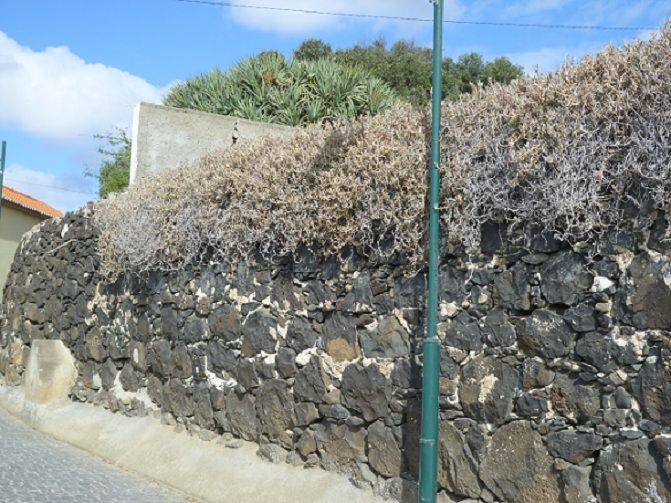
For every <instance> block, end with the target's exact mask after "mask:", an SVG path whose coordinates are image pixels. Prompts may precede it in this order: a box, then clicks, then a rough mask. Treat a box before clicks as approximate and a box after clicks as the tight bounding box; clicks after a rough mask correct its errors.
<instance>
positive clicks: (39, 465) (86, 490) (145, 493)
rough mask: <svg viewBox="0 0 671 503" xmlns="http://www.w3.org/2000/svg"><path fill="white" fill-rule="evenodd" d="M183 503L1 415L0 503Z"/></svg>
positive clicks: (183, 501) (155, 486) (180, 498)
mask: <svg viewBox="0 0 671 503" xmlns="http://www.w3.org/2000/svg"><path fill="white" fill-rule="evenodd" d="M33 501H34V502H39V503H65V502H68V503H70V502H76V503H89V502H104V503H116V502H119V503H136V502H137V503H145V502H146V503H159V502H160V503H177V502H181V503H185V502H187V501H194V500H189V499H184V497H183V496H180V495H179V494H177V493H176V492H174V491H171V490H169V489H166V488H163V487H161V486H159V485H157V484H154V483H152V482H149V481H147V480H144V479H141V478H138V477H135V476H133V475H131V474H129V473H126V472H123V471H121V470H119V469H117V468H115V467H114V466H112V465H110V464H107V463H105V462H104V461H101V460H99V459H97V458H94V457H91V456H90V455H89V454H87V453H86V452H84V451H81V450H79V449H76V448H74V447H71V446H69V445H66V444H63V443H61V442H58V441H56V440H54V439H52V438H49V437H47V436H44V435H43V434H41V433H38V432H36V431H34V430H32V429H31V428H30V427H28V426H26V425H24V424H23V423H20V422H18V421H17V420H16V419H14V418H13V417H12V416H10V415H9V414H8V413H7V412H5V411H3V410H1V409H0V502H1V503H5V502H6V503H24V502H33Z"/></svg>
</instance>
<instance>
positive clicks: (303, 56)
mask: <svg viewBox="0 0 671 503" xmlns="http://www.w3.org/2000/svg"><path fill="white" fill-rule="evenodd" d="M331 54H333V49H331V45H330V44H328V43H326V42H323V41H322V40H319V39H316V38H310V39H308V40H305V41H304V42H303V43H302V44H301V45H299V46H298V48H297V49H296V50H295V51H294V59H296V60H298V61H317V60H318V59H324V58H328V57H330V56H331Z"/></svg>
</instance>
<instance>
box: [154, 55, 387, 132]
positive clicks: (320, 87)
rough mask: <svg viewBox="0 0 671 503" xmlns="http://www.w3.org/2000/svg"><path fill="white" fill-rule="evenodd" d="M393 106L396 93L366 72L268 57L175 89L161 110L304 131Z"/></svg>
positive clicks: (321, 62) (332, 63)
mask: <svg viewBox="0 0 671 503" xmlns="http://www.w3.org/2000/svg"><path fill="white" fill-rule="evenodd" d="M396 101H397V98H396V95H395V94H394V92H393V91H392V90H391V89H390V88H389V86H387V85H386V84H385V83H384V82H382V81H381V80H379V79H377V78H375V77H372V76H370V75H369V74H367V73H366V72H365V70H363V69H360V68H353V67H349V66H346V65H343V64H341V63H337V62H335V61H332V60H325V59H322V60H317V61H297V60H293V61H291V60H287V59H286V58H284V57H283V56H282V55H281V54H279V53H276V52H266V53H262V54H260V55H259V56H257V57H255V58H251V59H247V60H245V61H242V62H240V63H238V64H237V65H235V66H234V67H233V68H231V69H230V70H229V71H228V72H227V73H223V72H222V71H221V70H219V69H215V70H212V71H211V72H209V73H205V74H202V75H199V76H196V77H194V78H192V79H189V80H188V81H186V82H184V83H181V84H178V85H176V86H175V87H173V88H172V89H171V91H170V93H169V95H168V96H167V97H166V98H165V100H164V103H165V105H168V106H172V107H178V108H191V109H194V110H201V111H204V112H210V113H216V114H224V115H234V116H237V117H243V118H246V119H252V120H257V121H264V122H274V123H278V124H287V125H290V126H303V125H307V124H315V123H320V122H325V121H333V120H336V119H340V118H346V119H353V118H355V117H358V116H360V115H373V114H377V113H379V112H381V111H383V110H386V109H387V108H389V107H390V106H391V105H392V104H393V103H395V102H396Z"/></svg>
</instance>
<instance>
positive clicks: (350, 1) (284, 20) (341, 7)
mask: <svg viewBox="0 0 671 503" xmlns="http://www.w3.org/2000/svg"><path fill="white" fill-rule="evenodd" d="M250 5H255V6H259V7H277V6H278V2H276V1H275V0H253V3H251V2H250ZM281 7H282V8H287V9H299V10H313V11H314V10H319V11H328V12H343V13H353V14H372V15H384V16H403V17H421V18H431V16H432V13H433V7H432V6H431V2H429V1H428V0H419V1H417V0H415V1H408V0H368V1H365V2H364V1H361V0H331V1H330V2H328V3H327V2H315V1H314V0H285V1H284V2H282V3H281ZM444 9H445V17H446V18H457V17H459V16H460V15H461V13H462V7H461V6H460V4H459V0H446V2H445V8H444ZM230 12H231V16H232V17H233V19H234V20H235V21H237V22H238V23H240V24H243V25H245V26H247V27H249V28H254V29H260V30H264V31H271V32H275V33H282V34H306V33H313V34H318V32H319V31H326V30H328V31H333V30H337V29H339V28H342V27H343V24H344V23H345V22H346V20H348V19H353V18H347V17H338V16H327V15H320V14H305V13H300V12H286V11H276V10H266V9H251V8H244V7H231V8H230ZM378 21H381V22H384V21H383V20H377V21H376V22H378ZM390 23H393V21H390Z"/></svg>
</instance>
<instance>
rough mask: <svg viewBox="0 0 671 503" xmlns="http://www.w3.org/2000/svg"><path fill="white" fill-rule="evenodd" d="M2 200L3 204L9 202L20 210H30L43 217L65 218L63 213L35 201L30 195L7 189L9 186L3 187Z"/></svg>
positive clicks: (37, 200)
mask: <svg viewBox="0 0 671 503" xmlns="http://www.w3.org/2000/svg"><path fill="white" fill-rule="evenodd" d="M2 199H3V202H8V203H10V205H13V206H17V207H18V209H24V210H28V211H29V212H31V213H37V214H39V215H40V216H43V217H62V216H63V213H61V212H60V211H58V210H57V209H56V208H54V207H53V206H49V205H48V204H47V203H45V202H43V201H40V200H39V199H35V198H34V197H31V196H29V195H28V194H24V193H23V192H19V191H18V190H14V189H12V188H11V187H7V185H5V186H3V187H2Z"/></svg>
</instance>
